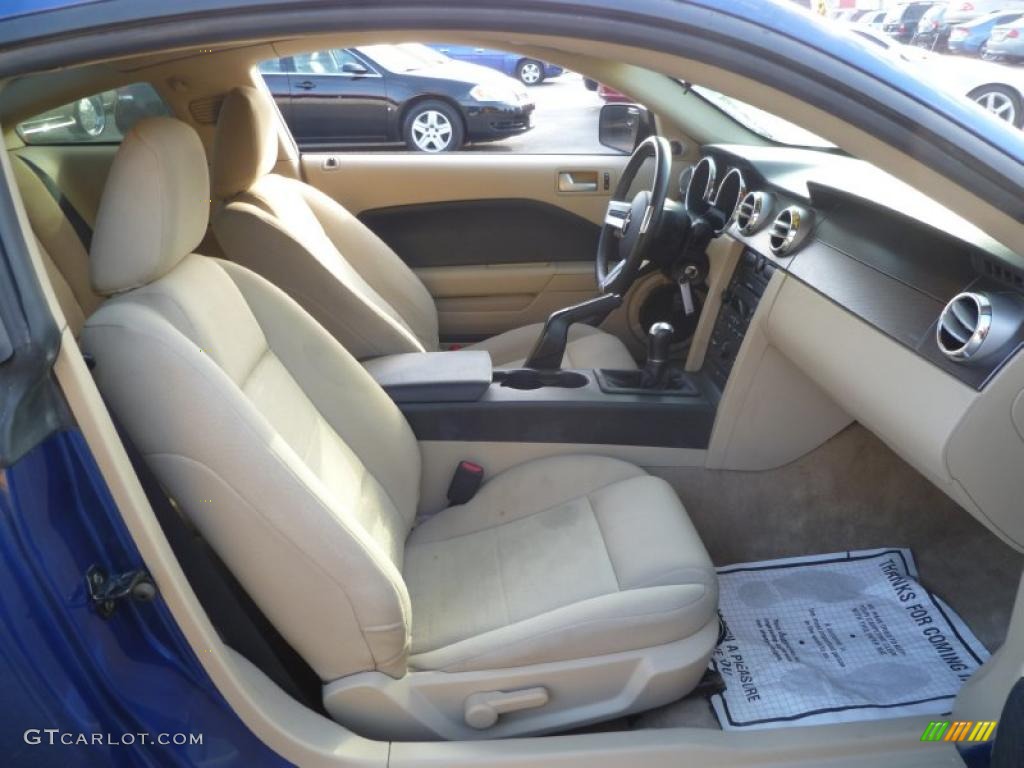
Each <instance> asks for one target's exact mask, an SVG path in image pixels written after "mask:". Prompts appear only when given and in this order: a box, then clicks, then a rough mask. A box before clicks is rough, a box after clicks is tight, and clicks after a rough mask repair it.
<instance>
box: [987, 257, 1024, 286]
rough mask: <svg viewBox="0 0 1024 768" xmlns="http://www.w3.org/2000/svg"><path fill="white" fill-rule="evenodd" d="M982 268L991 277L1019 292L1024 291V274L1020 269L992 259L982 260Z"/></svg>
mask: <svg viewBox="0 0 1024 768" xmlns="http://www.w3.org/2000/svg"><path fill="white" fill-rule="evenodd" d="M981 266H982V271H983V272H984V273H985V274H986V275H988V276H989V277H994V278H995V279H996V280H999V281H1000V282H1003V283H1006V284H1007V285H1009V286H1012V287H1014V288H1016V289H1017V290H1021V289H1024V273H1022V272H1021V271H1020V270H1019V269H1016V268H1015V267H1011V266H1010V265H1009V264H1004V263H1002V262H1001V261H996V260H995V259H992V258H984V259H982V261H981Z"/></svg>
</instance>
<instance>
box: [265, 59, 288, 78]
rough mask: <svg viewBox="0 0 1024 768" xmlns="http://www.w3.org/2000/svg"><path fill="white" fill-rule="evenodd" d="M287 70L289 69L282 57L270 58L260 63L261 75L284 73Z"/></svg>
mask: <svg viewBox="0 0 1024 768" xmlns="http://www.w3.org/2000/svg"><path fill="white" fill-rule="evenodd" d="M287 72H288V70H286V69H285V67H284V64H283V63H282V59H270V60H269V61H264V62H263V63H262V64H260V74H261V75H284V74H287Z"/></svg>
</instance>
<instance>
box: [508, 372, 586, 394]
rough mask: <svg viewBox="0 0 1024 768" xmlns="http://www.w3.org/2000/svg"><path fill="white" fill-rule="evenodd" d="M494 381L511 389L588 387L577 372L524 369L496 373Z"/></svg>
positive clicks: (581, 375) (583, 377)
mask: <svg viewBox="0 0 1024 768" xmlns="http://www.w3.org/2000/svg"><path fill="white" fill-rule="evenodd" d="M494 380H495V381H496V382H498V383H499V384H500V385H501V386H503V387H508V388H509V389H520V390H531V389H543V388H545V387H555V388H558V389H579V388H580V387H585V386H587V383H588V381H589V380H588V379H587V377H586V376H584V375H583V374H582V373H577V372H576V371H535V370H533V369H531V368H523V369H522V370H518V371H496V372H495V374H494Z"/></svg>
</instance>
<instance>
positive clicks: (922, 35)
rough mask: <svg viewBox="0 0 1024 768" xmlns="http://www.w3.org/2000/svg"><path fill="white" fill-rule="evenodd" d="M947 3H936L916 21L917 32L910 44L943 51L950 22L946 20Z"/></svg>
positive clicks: (947, 40) (947, 39) (947, 37)
mask: <svg viewBox="0 0 1024 768" xmlns="http://www.w3.org/2000/svg"><path fill="white" fill-rule="evenodd" d="M948 12H949V3H936V4H935V5H933V6H932V7H931V8H929V9H928V10H927V11H925V12H924V16H922V17H921V20H920V21H919V22H917V32H915V33H914V37H913V38H912V39H911V41H910V42H911V44H913V45H917V46H920V47H921V48H927V49H928V50H930V51H944V50H946V46H947V44H948V43H949V31H950V29H951V25H950V23H949V22H948V21H947V20H946V15H947V13H948Z"/></svg>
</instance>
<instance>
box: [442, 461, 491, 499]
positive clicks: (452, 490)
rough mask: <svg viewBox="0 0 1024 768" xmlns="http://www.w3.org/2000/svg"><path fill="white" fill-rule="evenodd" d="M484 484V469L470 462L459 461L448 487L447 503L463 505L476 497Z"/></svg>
mask: <svg viewBox="0 0 1024 768" xmlns="http://www.w3.org/2000/svg"><path fill="white" fill-rule="evenodd" d="M483 482H484V468H483V467H481V466H480V465H479V464H474V463H473V462H472V461H460V462H459V466H458V467H456V468H455V474H454V475H453V476H452V482H451V485H449V486H448V501H449V502H451V503H452V504H453V505H454V504H465V503H466V502H467V501H469V500H470V499H472V498H473V497H474V496H476V492H477V491H479V490H480V486H481V485H482V484H483Z"/></svg>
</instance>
